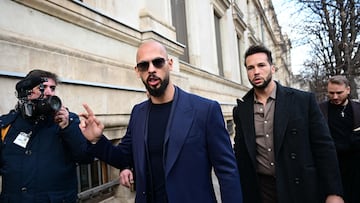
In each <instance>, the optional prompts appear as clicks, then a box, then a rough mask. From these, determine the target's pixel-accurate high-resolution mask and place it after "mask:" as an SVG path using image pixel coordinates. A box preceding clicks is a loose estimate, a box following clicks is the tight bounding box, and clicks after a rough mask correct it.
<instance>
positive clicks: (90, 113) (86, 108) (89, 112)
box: [83, 104, 94, 116]
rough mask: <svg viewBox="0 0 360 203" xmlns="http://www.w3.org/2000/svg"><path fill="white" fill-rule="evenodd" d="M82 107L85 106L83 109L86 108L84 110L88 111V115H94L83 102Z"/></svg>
mask: <svg viewBox="0 0 360 203" xmlns="http://www.w3.org/2000/svg"><path fill="white" fill-rule="evenodd" d="M83 107H84V108H85V110H86V112H87V113H88V115H89V116H93V115H94V112H93V111H92V110H91V109H90V107H89V105H87V104H83Z"/></svg>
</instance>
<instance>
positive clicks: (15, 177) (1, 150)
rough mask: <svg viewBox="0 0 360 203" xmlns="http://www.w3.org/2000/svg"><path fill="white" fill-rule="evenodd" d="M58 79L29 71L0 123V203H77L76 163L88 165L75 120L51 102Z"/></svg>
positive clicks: (54, 99)
mask: <svg viewBox="0 0 360 203" xmlns="http://www.w3.org/2000/svg"><path fill="white" fill-rule="evenodd" d="M57 84H58V77H57V75H56V74H54V73H51V72H48V71H44V70H39V69H36V70H32V71H30V72H29V73H28V74H27V75H26V77H25V78H24V79H22V80H20V81H19V82H18V83H17V84H16V93H17V98H18V103H17V105H16V107H15V109H13V110H11V111H10V112H9V113H8V114H6V115H2V116H1V117H0V127H1V141H0V175H1V176H2V191H1V194H0V202H4V203H5V202H18V203H25V202H26V203H35V202H36V203H38V202H54V203H58V202H66V203H75V202H76V201H77V193H78V191H77V188H78V183H77V174H76V166H77V164H78V163H84V164H87V163H91V162H92V161H93V157H92V156H91V155H89V154H88V153H87V152H86V147H87V141H86V139H85V138H84V136H83V135H82V133H81V130H80V128H79V123H80V119H79V117H78V116H77V115H76V114H74V113H71V112H69V111H68V110H67V109H66V108H65V107H64V106H63V105H62V102H61V100H60V98H59V97H57V96H55V90H56V86H57Z"/></svg>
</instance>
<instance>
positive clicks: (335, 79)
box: [328, 75, 350, 87]
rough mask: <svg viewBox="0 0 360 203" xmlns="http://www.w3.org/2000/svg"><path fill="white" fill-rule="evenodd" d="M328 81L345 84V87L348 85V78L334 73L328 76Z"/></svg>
mask: <svg viewBox="0 0 360 203" xmlns="http://www.w3.org/2000/svg"><path fill="white" fill-rule="evenodd" d="M328 83H333V84H338V85H345V87H349V86H350V83H349V80H348V79H347V78H346V77H345V76H343V75H334V76H332V77H330V78H329V81H328Z"/></svg>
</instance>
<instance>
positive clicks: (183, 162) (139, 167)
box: [90, 87, 242, 203]
mask: <svg viewBox="0 0 360 203" xmlns="http://www.w3.org/2000/svg"><path fill="white" fill-rule="evenodd" d="M175 89H176V90H175V96H174V100H173V104H172V109H171V113H170V116H169V122H168V125H167V128H166V134H165V143H164V144H165V147H166V150H165V156H164V171H165V184H166V186H165V187H166V192H167V195H168V200H169V202H171V203H177V202H178V203H184V202H187V203H189V202H194V203H199V202H216V197H215V193H214V189H213V183H212V178H211V171H212V168H214V171H215V174H216V175H217V178H218V180H219V184H220V190H221V198H222V202H223V203H241V202H242V192H241V186H240V178H239V173H238V169H237V165H236V161H235V156H234V153H233V149H232V147H231V142H230V137H229V134H228V132H227V130H226V128H225V124H224V118H223V116H222V112H221V108H220V105H219V104H218V103H217V102H215V101H211V100H208V99H205V98H202V97H199V96H196V95H193V94H189V93H186V92H184V91H182V90H181V89H180V88H178V87H176V88H175ZM150 105H151V102H150V101H149V100H148V101H145V102H143V103H141V104H138V105H136V106H135V107H134V108H133V110H132V113H131V117H130V122H129V126H128V129H127V132H126V135H125V136H124V138H123V139H122V142H121V143H120V144H119V145H118V146H116V147H115V146H112V145H111V143H110V142H109V141H108V140H107V139H106V138H104V137H102V139H101V140H100V141H98V143H97V144H95V145H93V146H91V147H90V150H91V151H92V152H93V153H94V154H95V156H97V157H99V158H100V159H102V160H104V161H105V162H107V163H109V164H111V165H113V166H115V167H118V168H121V167H124V166H126V165H127V164H129V163H131V162H133V164H134V167H135V173H136V191H137V193H136V202H137V203H139V202H141V203H143V202H146V191H147V189H146V186H147V183H146V182H147V178H146V171H147V170H146V168H147V158H146V157H147V153H146V150H147V123H148V114H149V109H150ZM128 157H132V160H129V159H128Z"/></svg>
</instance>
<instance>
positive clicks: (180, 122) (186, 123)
mask: <svg viewBox="0 0 360 203" xmlns="http://www.w3.org/2000/svg"><path fill="white" fill-rule="evenodd" d="M193 114H194V110H193V107H192V106H191V104H190V101H189V95H188V94H185V93H184V92H183V91H182V90H180V89H179V88H176V92H175V96H174V102H173V104H172V107H171V113H170V117H169V122H168V126H167V128H166V134H165V147H166V149H167V150H164V151H165V153H166V154H164V165H165V175H166V176H167V175H168V174H169V172H170V170H171V168H172V167H173V165H174V163H175V161H176V159H177V157H178V156H179V153H180V151H181V149H182V147H183V145H184V142H185V139H186V137H187V136H188V134H189V130H190V127H191V125H192V122H193V119H194V116H193Z"/></svg>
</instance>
